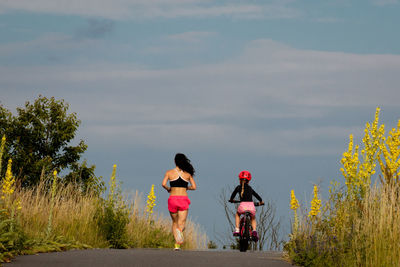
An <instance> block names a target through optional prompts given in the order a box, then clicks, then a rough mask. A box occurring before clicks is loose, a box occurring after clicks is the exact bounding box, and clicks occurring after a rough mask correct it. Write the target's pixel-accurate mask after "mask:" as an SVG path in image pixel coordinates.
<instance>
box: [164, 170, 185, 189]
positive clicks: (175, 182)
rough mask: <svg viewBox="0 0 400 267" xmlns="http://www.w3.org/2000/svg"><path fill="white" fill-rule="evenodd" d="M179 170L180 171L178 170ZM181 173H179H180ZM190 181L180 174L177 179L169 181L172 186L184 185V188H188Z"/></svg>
mask: <svg viewBox="0 0 400 267" xmlns="http://www.w3.org/2000/svg"><path fill="white" fill-rule="evenodd" d="M176 172H178V171H176ZM178 175H179V173H178ZM188 184H189V182H188V181H186V180H185V179H183V178H182V177H181V176H180V175H179V176H178V178H176V179H175V180H172V181H171V180H170V181H169V185H170V186H171V187H183V188H187V187H188Z"/></svg>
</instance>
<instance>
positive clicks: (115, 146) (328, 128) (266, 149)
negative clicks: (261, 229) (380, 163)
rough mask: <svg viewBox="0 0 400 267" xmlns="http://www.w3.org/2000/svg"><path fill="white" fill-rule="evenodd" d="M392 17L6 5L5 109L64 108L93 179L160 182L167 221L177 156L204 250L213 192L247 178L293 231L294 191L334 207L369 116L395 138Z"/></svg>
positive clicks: (368, 2)
mask: <svg viewBox="0 0 400 267" xmlns="http://www.w3.org/2000/svg"><path fill="white" fill-rule="evenodd" d="M398 14H400V1H399V0H364V1H356V0H346V1H344V0H330V1H315V0H307V1H304V0H264V1H260V0H248V1H242V0H229V1H224V0H220V1H211V0H169V1H164V0H112V1H111V0H79V1H78V0H56V1H54V0H36V1H31V0H0V104H2V105H3V106H5V107H6V108H8V109H9V110H10V111H11V112H13V113H14V114H16V111H15V108H16V107H21V106H23V105H24V103H25V102H26V101H31V102H32V101H34V99H35V98H37V97H38V96H39V95H43V96H46V97H52V96H54V97H55V98H56V99H64V100H65V101H66V102H67V103H69V111H70V112H76V113H77V116H78V118H79V119H80V120H81V125H80V127H79V131H78V133H77V137H76V139H75V140H74V141H73V142H75V143H78V142H79V140H80V139H83V140H84V141H85V142H86V144H87V145H88V149H87V151H86V152H85V154H84V155H83V158H84V159H86V160H87V161H88V163H89V164H94V165H96V174H97V175H99V176H103V178H104V180H105V181H106V182H107V181H108V179H109V177H110V175H111V171H112V166H113V164H117V166H118V167H117V178H118V179H119V180H120V181H122V189H123V190H124V191H135V190H139V191H140V192H143V193H144V195H146V194H147V193H148V192H149V190H150V188H151V185H152V184H155V185H156V188H155V190H156V191H155V193H156V196H157V206H156V210H157V211H158V212H162V213H164V214H165V215H168V210H167V204H166V201H167V198H168V194H167V192H166V191H165V190H163V189H162V187H161V181H162V178H163V176H164V173H165V171H166V170H167V169H171V168H174V167H175V166H174V162H173V158H174V155H175V154H176V153H177V152H181V153H185V154H186V155H187V156H188V157H189V159H191V161H192V163H193V165H194V167H195V169H196V176H195V180H196V182H197V184H198V190H196V191H194V192H190V193H189V196H190V198H191V200H192V205H191V208H190V212H189V214H190V217H191V219H192V220H194V221H196V222H198V223H199V224H200V225H202V227H203V229H204V231H206V232H207V234H208V236H209V237H210V239H215V237H216V233H221V232H223V231H225V230H226V228H227V226H226V221H225V218H224V215H223V209H222V207H221V206H220V205H219V204H218V198H219V194H220V192H221V190H222V189H223V188H233V186H235V185H236V184H237V183H238V180H237V175H238V173H239V172H240V171H241V170H244V169H246V170H249V171H250V172H251V173H252V175H253V180H252V181H251V185H252V186H253V187H254V188H255V189H256V191H257V192H258V193H259V194H260V195H261V196H262V197H263V198H264V199H266V200H268V201H272V202H274V203H275V205H276V207H277V211H276V213H277V218H282V221H283V222H284V225H286V226H284V228H285V229H284V231H288V225H289V224H288V221H289V219H290V215H291V213H290V209H289V197H290V190H292V189H294V190H295V192H296V195H297V196H298V198H299V200H300V202H301V203H303V205H304V206H308V205H309V203H308V201H309V200H310V199H311V194H312V187H313V184H319V185H320V186H321V191H322V197H323V198H324V197H325V198H327V193H326V192H327V188H328V186H329V183H330V181H331V180H333V179H336V180H339V181H342V178H341V174H340V171H339V169H340V167H341V166H340V159H341V157H342V153H343V152H344V151H345V150H346V149H347V145H348V140H349V135H350V134H354V135H355V142H356V143H360V142H361V139H362V137H363V129H364V127H365V123H366V122H367V121H372V120H373V117H374V114H375V109H376V107H378V106H379V107H381V117H380V119H381V122H382V123H385V124H386V125H387V127H388V129H389V128H392V127H395V126H396V124H397V121H398V119H399V118H400V116H399V115H400V107H399V104H398V103H399V99H400V90H399V84H400V34H398V26H399V25H400V16H399V15H398Z"/></svg>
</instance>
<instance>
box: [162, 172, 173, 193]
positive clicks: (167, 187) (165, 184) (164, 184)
mask: <svg viewBox="0 0 400 267" xmlns="http://www.w3.org/2000/svg"><path fill="white" fill-rule="evenodd" d="M167 183H168V172H166V173H165V175H164V179H163V181H162V187H164V188H165V190H167V191H168V192H170V191H171V187H169V186H167Z"/></svg>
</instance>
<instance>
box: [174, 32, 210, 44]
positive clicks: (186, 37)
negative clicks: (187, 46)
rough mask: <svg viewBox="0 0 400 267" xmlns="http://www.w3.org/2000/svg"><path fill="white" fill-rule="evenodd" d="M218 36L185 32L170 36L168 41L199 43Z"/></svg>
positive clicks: (208, 33)
mask: <svg viewBox="0 0 400 267" xmlns="http://www.w3.org/2000/svg"><path fill="white" fill-rule="evenodd" d="M216 34H217V33H216V32H202V31H193V32H183V33H178V34H171V35H168V36H167V39H169V40H172V41H179V42H188V43H199V42H201V41H203V40H205V39H207V38H209V37H212V36H215V35H216Z"/></svg>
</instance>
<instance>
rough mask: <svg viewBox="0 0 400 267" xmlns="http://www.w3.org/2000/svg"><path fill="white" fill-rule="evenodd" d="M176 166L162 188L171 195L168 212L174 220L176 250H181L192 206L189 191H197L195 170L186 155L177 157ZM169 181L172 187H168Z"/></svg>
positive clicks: (165, 179) (173, 230)
mask: <svg viewBox="0 0 400 267" xmlns="http://www.w3.org/2000/svg"><path fill="white" fill-rule="evenodd" d="M175 166H176V167H175V168H174V169H172V170H168V171H167V172H166V173H165V176H164V179H163V181H162V186H163V187H164V188H165V190H167V191H168V193H169V194H170V195H169V198H168V210H169V213H170V215H171V219H172V233H173V235H174V238H175V250H180V245H181V244H182V243H183V230H185V224H186V218H187V216H188V210H189V205H190V200H189V198H188V194H187V190H196V183H195V181H194V179H193V176H194V173H195V170H194V168H193V166H192V164H191V163H190V160H189V159H188V158H187V157H186V156H185V155H184V154H182V153H178V154H176V155H175ZM168 181H169V185H170V186H167V183H168ZM189 184H190V185H189Z"/></svg>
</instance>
